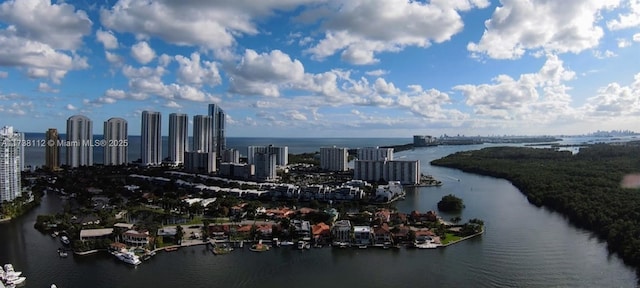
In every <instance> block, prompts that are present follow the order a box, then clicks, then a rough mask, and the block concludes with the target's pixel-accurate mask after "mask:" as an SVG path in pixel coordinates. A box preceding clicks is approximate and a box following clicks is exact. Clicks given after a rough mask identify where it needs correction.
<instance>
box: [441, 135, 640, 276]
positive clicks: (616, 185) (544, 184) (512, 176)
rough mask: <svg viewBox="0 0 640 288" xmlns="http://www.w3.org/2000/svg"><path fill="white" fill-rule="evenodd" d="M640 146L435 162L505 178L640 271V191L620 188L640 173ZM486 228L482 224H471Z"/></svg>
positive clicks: (464, 155)
mask: <svg viewBox="0 0 640 288" xmlns="http://www.w3.org/2000/svg"><path fill="white" fill-rule="evenodd" d="M638 155H640V146H638V145H631V144H629V145H607V144H597V145H591V146H588V147H586V148H582V149H581V150H580V153H578V154H576V155H572V154H571V153H570V152H567V151H565V152H558V151H554V150H553V149H535V148H522V147H493V148H485V149H482V150H479V151H465V152H459V153H455V154H452V155H449V156H447V157H444V158H442V159H438V160H435V161H433V162H432V164H433V165H439V166H446V167H452V168H458V169H461V170H463V171H466V172H471V173H478V174H482V175H488V176H494V177H500V178H505V179H507V180H509V181H511V183H513V184H514V185H515V186H516V187H518V189H520V191H522V193H524V194H525V195H526V196H527V199H528V201H529V202H530V203H532V204H534V205H536V206H546V207H549V208H551V209H553V210H555V211H558V212H560V213H562V214H563V215H566V216H567V217H568V219H569V220H570V221H571V222H572V223H573V224H575V225H577V226H579V227H583V228H586V229H589V230H591V231H593V232H594V233H595V234H597V235H598V236H599V237H600V238H602V239H605V240H606V241H607V244H608V248H609V250H611V251H613V252H616V253H618V254H619V255H620V256H621V257H622V259H624V260H625V262H626V263H628V264H632V265H636V266H638V265H640V240H638V235H640V212H639V210H638V207H640V191H638V189H625V188H622V187H621V185H620V182H621V180H622V179H623V177H624V176H625V175H627V174H630V173H638V171H639V170H640V157H638ZM470 223H471V224H478V225H482V223H481V222H477V221H476V222H475V223H474V221H470Z"/></svg>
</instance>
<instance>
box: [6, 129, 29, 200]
mask: <svg viewBox="0 0 640 288" xmlns="http://www.w3.org/2000/svg"><path fill="white" fill-rule="evenodd" d="M23 140H24V134H22V133H19V132H16V131H13V127H10V126H5V127H3V128H1V129H0V143H1V144H2V149H0V203H2V202H3V201H13V200H14V199H16V198H17V197H20V196H22V183H21V181H22V180H21V178H20V173H21V172H22V169H23V166H24V157H23V156H24V154H23V149H22V148H23Z"/></svg>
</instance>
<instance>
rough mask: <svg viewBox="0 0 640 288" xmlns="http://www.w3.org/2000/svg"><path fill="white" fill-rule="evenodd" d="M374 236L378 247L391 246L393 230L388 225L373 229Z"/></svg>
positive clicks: (384, 224)
mask: <svg viewBox="0 0 640 288" xmlns="http://www.w3.org/2000/svg"><path fill="white" fill-rule="evenodd" d="M373 235H374V243H375V244H376V245H389V244H391V242H392V236H391V230H390V228H389V225H387V223H383V224H382V225H379V226H376V227H373Z"/></svg>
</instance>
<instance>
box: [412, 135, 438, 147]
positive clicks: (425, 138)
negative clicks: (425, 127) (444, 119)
mask: <svg viewBox="0 0 640 288" xmlns="http://www.w3.org/2000/svg"><path fill="white" fill-rule="evenodd" d="M436 145H438V139H437V138H435V137H433V136H429V135H413V147H428V146H436Z"/></svg>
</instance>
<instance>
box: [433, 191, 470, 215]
mask: <svg viewBox="0 0 640 288" xmlns="http://www.w3.org/2000/svg"><path fill="white" fill-rule="evenodd" d="M462 208H464V204H463V203H462V199H460V198H458V197H456V196H455V195H453V194H449V195H445V196H442V200H440V201H439V202H438V210H440V211H443V212H460V211H462Z"/></svg>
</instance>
